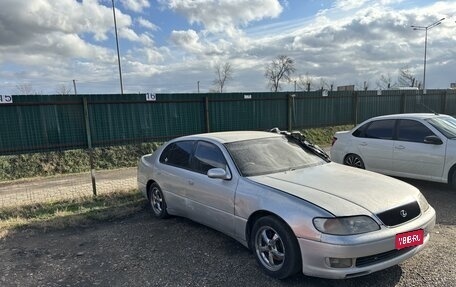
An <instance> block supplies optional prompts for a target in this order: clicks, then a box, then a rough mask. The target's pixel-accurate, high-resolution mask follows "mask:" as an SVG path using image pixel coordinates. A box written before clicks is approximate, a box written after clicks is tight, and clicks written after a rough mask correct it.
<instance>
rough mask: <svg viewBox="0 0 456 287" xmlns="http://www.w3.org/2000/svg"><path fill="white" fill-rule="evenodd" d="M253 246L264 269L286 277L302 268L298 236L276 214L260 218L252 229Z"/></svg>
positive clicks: (281, 277) (273, 275)
mask: <svg viewBox="0 0 456 287" xmlns="http://www.w3.org/2000/svg"><path fill="white" fill-rule="evenodd" d="M251 234H252V238H251V246H252V249H253V252H254V254H255V258H256V260H257V262H258V264H259V265H260V266H261V268H262V269H263V271H264V272H265V273H266V274H268V275H269V276H271V277H274V278H277V279H284V278H287V277H289V276H291V275H293V274H296V273H297V272H298V271H299V270H300V269H301V252H300V248H299V245H298V241H297V239H296V236H295V235H294V234H293V232H292V231H291V229H290V228H289V227H288V225H286V224H285V223H284V222H283V221H282V220H280V219H278V218H277V217H274V216H265V217H261V218H260V219H258V220H257V221H256V222H255V224H254V226H253V229H252V233H251Z"/></svg>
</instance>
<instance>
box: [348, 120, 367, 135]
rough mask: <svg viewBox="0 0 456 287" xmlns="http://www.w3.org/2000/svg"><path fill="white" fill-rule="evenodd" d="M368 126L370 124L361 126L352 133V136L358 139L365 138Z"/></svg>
mask: <svg viewBox="0 0 456 287" xmlns="http://www.w3.org/2000/svg"><path fill="white" fill-rule="evenodd" d="M368 125H369V123H367V124H364V125H362V126H360V127H359V128H357V129H356V130H355V131H354V132H353V133H352V135H353V136H354V137H357V138H361V137H364V130H365V129H366V126H368Z"/></svg>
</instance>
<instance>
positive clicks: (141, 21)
mask: <svg viewBox="0 0 456 287" xmlns="http://www.w3.org/2000/svg"><path fill="white" fill-rule="evenodd" d="M137 21H138V23H139V25H140V26H142V27H144V28H146V29H149V30H151V31H157V30H159V27H158V26H157V25H155V24H154V23H152V22H150V21H149V20H146V19H144V18H142V17H139V18H138V19H137Z"/></svg>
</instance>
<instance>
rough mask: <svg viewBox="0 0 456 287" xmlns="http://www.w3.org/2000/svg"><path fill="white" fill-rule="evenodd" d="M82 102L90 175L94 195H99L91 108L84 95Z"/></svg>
mask: <svg viewBox="0 0 456 287" xmlns="http://www.w3.org/2000/svg"><path fill="white" fill-rule="evenodd" d="M82 102H83V104H84V120H85V128H86V135H87V146H88V148H89V162H90V176H91V178H92V191H93V195H94V196H97V184H96V182H95V169H94V164H93V148H92V136H91V135H92V132H91V130H90V121H89V109H88V105H87V98H86V97H83V98H82Z"/></svg>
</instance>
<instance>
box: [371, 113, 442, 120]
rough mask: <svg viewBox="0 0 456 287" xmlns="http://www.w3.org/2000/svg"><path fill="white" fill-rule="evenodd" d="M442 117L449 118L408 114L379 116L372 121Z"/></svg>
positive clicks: (430, 114) (428, 114) (438, 115)
mask: <svg viewBox="0 0 456 287" xmlns="http://www.w3.org/2000/svg"><path fill="white" fill-rule="evenodd" d="M441 116H447V115H444V114H432V113H408V114H393V115H384V116H378V117H373V118H371V119H370V120H373V119H376V120H378V119H421V120H423V119H429V118H435V117H441Z"/></svg>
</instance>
